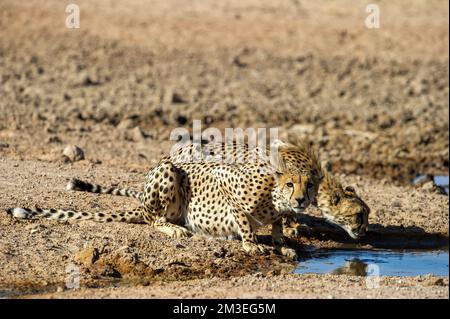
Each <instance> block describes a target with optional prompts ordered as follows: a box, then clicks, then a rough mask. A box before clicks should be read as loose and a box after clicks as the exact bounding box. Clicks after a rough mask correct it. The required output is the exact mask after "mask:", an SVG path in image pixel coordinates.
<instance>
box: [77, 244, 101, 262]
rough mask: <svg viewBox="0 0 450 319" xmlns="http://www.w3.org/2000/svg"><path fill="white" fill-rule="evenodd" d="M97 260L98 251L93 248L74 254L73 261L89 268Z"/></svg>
mask: <svg viewBox="0 0 450 319" xmlns="http://www.w3.org/2000/svg"><path fill="white" fill-rule="evenodd" d="M98 258H99V253H98V249H97V248H94V247H88V248H85V249H83V250H81V251H79V252H78V253H76V254H75V256H74V259H75V261H78V262H81V263H82V264H84V265H85V266H90V265H92V264H93V263H94V262H96V261H97V260H98Z"/></svg>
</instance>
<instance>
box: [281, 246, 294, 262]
mask: <svg viewBox="0 0 450 319" xmlns="http://www.w3.org/2000/svg"><path fill="white" fill-rule="evenodd" d="M278 250H279V252H280V253H281V254H282V255H283V256H286V257H288V258H290V259H292V260H297V259H298V255H297V252H296V251H295V249H292V248H289V247H280V248H279V249H278Z"/></svg>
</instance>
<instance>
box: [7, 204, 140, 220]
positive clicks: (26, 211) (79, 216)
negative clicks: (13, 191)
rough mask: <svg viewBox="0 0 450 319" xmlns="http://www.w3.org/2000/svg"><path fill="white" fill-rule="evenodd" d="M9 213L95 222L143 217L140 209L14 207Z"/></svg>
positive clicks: (15, 215)
mask: <svg viewBox="0 0 450 319" xmlns="http://www.w3.org/2000/svg"><path fill="white" fill-rule="evenodd" d="M6 212H7V213H8V214H9V215H11V216H12V217H14V218H18V219H36V218H45V219H53V220H59V221H65V220H87V219H91V220H94V221H97V222H101V223H104V222H125V223H143V222H144V218H143V215H142V212H141V210H140V209H135V210H132V211H126V212H119V213H102V212H95V213H89V212H78V211H73V210H63V209H43V208H38V207H36V208H23V207H14V208H9V209H8V210H7V211H6Z"/></svg>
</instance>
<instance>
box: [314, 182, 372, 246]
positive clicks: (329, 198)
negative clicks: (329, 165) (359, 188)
mask: <svg viewBox="0 0 450 319" xmlns="http://www.w3.org/2000/svg"><path fill="white" fill-rule="evenodd" d="M316 200H317V207H319V209H320V210H321V212H322V214H323V216H324V217H325V218H326V219H327V221H328V222H330V223H333V224H335V225H337V226H339V227H340V228H342V229H344V230H345V231H346V232H347V233H348V234H349V235H350V237H352V238H353V239H358V238H360V237H362V236H364V235H365V233H366V231H367V228H368V225H369V222H368V220H369V213H370V209H369V207H368V206H367V205H366V203H365V202H364V201H363V200H362V199H361V198H360V197H359V196H358V195H357V194H356V192H355V190H354V188H353V187H351V186H347V187H345V188H344V187H343V186H342V185H341V184H340V183H339V182H338V181H337V179H336V178H334V177H332V176H331V175H329V174H326V176H325V177H324V179H323V181H322V183H321V184H320V187H319V191H318V194H317V196H316Z"/></svg>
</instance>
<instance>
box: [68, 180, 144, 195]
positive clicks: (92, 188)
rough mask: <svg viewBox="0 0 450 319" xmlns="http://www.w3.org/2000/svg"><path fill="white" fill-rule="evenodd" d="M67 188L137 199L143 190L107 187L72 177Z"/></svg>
mask: <svg viewBox="0 0 450 319" xmlns="http://www.w3.org/2000/svg"><path fill="white" fill-rule="evenodd" d="M66 189H67V190H74V191H80V192H90V193H100V194H111V195H117V196H126V197H134V198H136V199H137V200H140V199H141V196H142V192H138V191H136V190H134V189H129V188H117V187H105V186H101V185H97V184H91V183H88V182H84V181H81V180H79V179H76V178H72V179H71V180H70V181H69V183H68V184H67V186H66Z"/></svg>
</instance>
